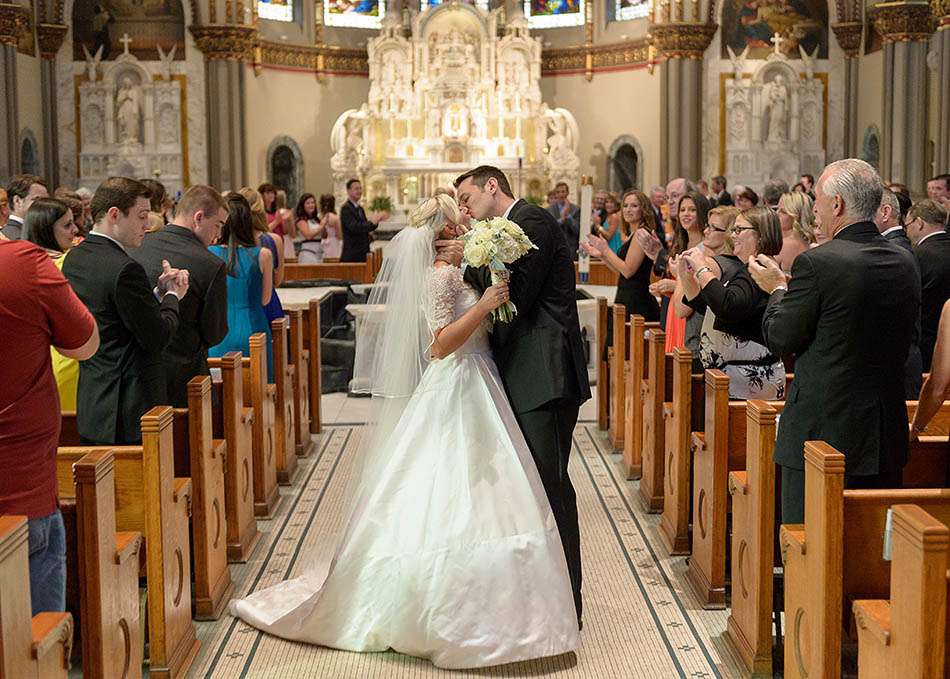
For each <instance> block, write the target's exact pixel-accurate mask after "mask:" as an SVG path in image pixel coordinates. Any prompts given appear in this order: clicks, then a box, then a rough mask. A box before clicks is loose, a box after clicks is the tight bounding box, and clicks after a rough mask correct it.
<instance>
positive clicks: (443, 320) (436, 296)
mask: <svg viewBox="0 0 950 679" xmlns="http://www.w3.org/2000/svg"><path fill="white" fill-rule="evenodd" d="M461 290H462V272H461V270H460V269H459V268H458V267H454V266H443V267H440V268H438V269H434V270H433V271H432V272H431V273H430V274H429V280H428V281H427V282H426V320H427V321H428V322H429V329H430V330H432V332H435V331H436V330H438V329H440V328H444V327H445V326H447V325H448V324H449V323H451V322H452V321H453V320H455V299H456V297H458V294H459V292H460V291H461Z"/></svg>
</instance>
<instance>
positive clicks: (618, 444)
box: [608, 304, 630, 450]
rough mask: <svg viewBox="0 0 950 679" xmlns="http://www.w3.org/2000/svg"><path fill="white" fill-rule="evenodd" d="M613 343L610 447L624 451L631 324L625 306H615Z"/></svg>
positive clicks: (611, 356)
mask: <svg viewBox="0 0 950 679" xmlns="http://www.w3.org/2000/svg"><path fill="white" fill-rule="evenodd" d="M612 313H613V321H614V323H613V326H614V327H613V338H612V339H613V342H612V343H611V347H610V351H609V352H608V358H609V360H610V382H609V387H610V445H611V446H613V449H614V450H622V449H623V436H624V414H625V413H626V408H625V407H624V397H625V396H626V388H625V387H624V380H625V379H626V377H627V358H628V357H627V349H628V348H629V345H630V340H629V339H628V337H627V333H629V332H630V324H629V323H628V322H627V310H626V307H624V305H623V304H614V308H613V312H612Z"/></svg>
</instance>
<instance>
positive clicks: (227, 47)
mask: <svg viewBox="0 0 950 679" xmlns="http://www.w3.org/2000/svg"><path fill="white" fill-rule="evenodd" d="M191 34H192V35H193V36H194V38H195V45H196V46H197V47H198V49H199V50H201V52H202V54H204V55H205V59H208V60H209V61H215V60H230V61H250V60H251V58H252V52H253V49H254V46H255V45H256V44H257V40H258V35H257V28H255V27H254V26H248V25H245V24H214V25H209V26H192V27H191Z"/></svg>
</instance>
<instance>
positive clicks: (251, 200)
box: [239, 184, 284, 321]
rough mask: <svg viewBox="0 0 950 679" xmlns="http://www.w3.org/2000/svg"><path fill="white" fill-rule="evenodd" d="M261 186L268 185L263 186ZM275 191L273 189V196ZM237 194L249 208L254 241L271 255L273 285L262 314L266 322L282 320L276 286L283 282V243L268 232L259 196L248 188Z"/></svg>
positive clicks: (282, 312) (262, 203)
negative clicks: (272, 261)
mask: <svg viewBox="0 0 950 679" xmlns="http://www.w3.org/2000/svg"><path fill="white" fill-rule="evenodd" d="M263 186H265V187H266V186H268V185H267V184H264V185H263ZM276 191H277V190H276V189H274V193H275V195H276ZM239 193H240V194H241V195H242V196H244V198H245V199H246V200H247V202H248V205H250V206H251V224H252V225H253V226H254V239H255V241H256V242H257V243H258V244H259V245H261V246H262V247H265V248H267V249H268V250H270V252H271V255H273V260H274V267H273V285H272V286H271V297H270V301H269V302H268V303H267V305H266V306H265V307H264V313H265V314H267V320H268V321H273V320H274V319H275V318H283V317H284V307H283V305H281V303H280V297H278V296H277V286H278V285H280V284H281V283H283V282H284V241H283V239H282V238H281V237H280V236H278V235H277V234H276V233H271V232H270V230H269V229H270V227H269V226H268V221H267V220H268V216H267V209H266V207H265V203H264V199H263V198H262V197H261V194H260V193H259V192H258V191H255V190H254V189H252V188H250V187H249V186H245V187H244V188H242V189H241V190H240V191H239Z"/></svg>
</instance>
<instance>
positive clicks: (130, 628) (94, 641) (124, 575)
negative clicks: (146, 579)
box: [56, 450, 144, 679]
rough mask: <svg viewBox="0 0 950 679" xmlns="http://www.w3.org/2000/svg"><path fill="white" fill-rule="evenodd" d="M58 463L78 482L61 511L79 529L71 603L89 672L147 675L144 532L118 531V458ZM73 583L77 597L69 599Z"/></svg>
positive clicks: (72, 541) (95, 675)
mask: <svg viewBox="0 0 950 679" xmlns="http://www.w3.org/2000/svg"><path fill="white" fill-rule="evenodd" d="M56 466H57V470H56V471H57V475H58V476H59V478H61V479H66V480H67V483H66V486H67V487H68V486H69V485H70V483H69V480H70V479H72V482H73V483H74V484H75V485H74V488H75V497H74V498H73V499H70V500H62V501H61V503H60V509H61V510H62V511H63V516H64V520H67V521H69V523H70V524H71V525H74V527H75V530H67V533H66V535H67V541H66V568H67V582H69V581H70V580H73V579H75V585H74V587H72V588H70V587H67V601H66V608H67V610H72V611H73V612H74V613H76V614H77V615H76V616H74V617H75V618H76V620H77V624H78V625H79V641H80V644H81V648H82V674H83V677H86V679H111V678H112V677H129V678H130V679H135V678H137V677H141V676H142V651H143V648H144V644H143V639H142V633H141V629H140V626H139V619H140V616H139V561H140V557H141V548H142V533H140V532H139V531H123V532H116V497H115V459H114V456H113V454H112V452H111V451H107V450H100V451H97V452H93V453H89V454H88V455H86V456H84V457H82V458H80V459H79V460H78V461H77V462H75V463H71V462H70V461H69V460H68V459H61V458H57V460H56ZM61 485H62V484H61ZM66 504H68V508H67V507H65V506H64V505H66ZM67 517H68V519H67ZM70 589H72V590H73V591H74V592H75V593H76V594H77V595H78V601H70V598H69V593H70Z"/></svg>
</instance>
